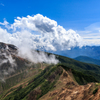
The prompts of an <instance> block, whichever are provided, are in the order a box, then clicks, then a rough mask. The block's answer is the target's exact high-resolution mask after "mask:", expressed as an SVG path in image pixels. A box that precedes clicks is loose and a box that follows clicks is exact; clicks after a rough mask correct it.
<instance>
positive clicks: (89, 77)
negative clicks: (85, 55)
mask: <svg viewBox="0 0 100 100" xmlns="http://www.w3.org/2000/svg"><path fill="white" fill-rule="evenodd" d="M8 45H9V44H5V43H1V47H2V48H1V49H0V51H1V53H0V54H1V61H2V60H3V61H5V60H7V61H5V62H3V63H2V65H0V68H1V70H2V75H4V77H1V78H4V80H5V81H1V82H0V100H65V99H66V100H98V99H99V95H100V92H99V91H100V84H99V82H100V66H98V65H94V64H87V63H83V62H79V61H76V60H74V59H71V58H68V57H64V56H60V55H55V57H56V59H58V60H59V63H58V64H48V63H46V62H41V63H37V64H35V63H31V62H29V61H28V60H26V59H24V58H22V57H19V56H18V55H17V53H18V48H17V47H16V46H14V45H12V46H10V47H11V48H10V47H9V46H8ZM14 47H15V49H14ZM10 49H11V50H13V51H11V50H10ZM37 52H41V51H37ZM46 54H47V55H51V53H47V52H46ZM9 57H11V58H12V59H13V60H14V62H16V67H15V66H14V65H13V63H12V62H11V59H9ZM30 63H31V64H30ZM4 64H5V65H6V67H5V66H4ZM12 65H13V66H12ZM8 68H14V72H12V73H8V74H7V75H6V74H4V72H6V73H7V72H9V70H8ZM4 70H5V71H4Z"/></svg>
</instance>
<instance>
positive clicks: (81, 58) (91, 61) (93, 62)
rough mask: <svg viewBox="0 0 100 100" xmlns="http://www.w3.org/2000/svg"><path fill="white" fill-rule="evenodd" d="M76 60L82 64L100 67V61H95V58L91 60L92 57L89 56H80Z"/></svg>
mask: <svg viewBox="0 0 100 100" xmlns="http://www.w3.org/2000/svg"><path fill="white" fill-rule="evenodd" d="M74 59H75V60H78V61H81V62H85V63H90V64H96V65H100V60H97V59H93V58H90V57H87V56H78V57H76V58H74Z"/></svg>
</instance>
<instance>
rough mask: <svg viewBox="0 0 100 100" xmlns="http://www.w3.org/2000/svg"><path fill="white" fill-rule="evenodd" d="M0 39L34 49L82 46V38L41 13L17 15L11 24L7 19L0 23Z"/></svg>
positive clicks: (59, 48)
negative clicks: (0, 26)
mask: <svg viewBox="0 0 100 100" xmlns="http://www.w3.org/2000/svg"><path fill="white" fill-rule="evenodd" d="M0 24H1V25H5V28H8V29H9V30H10V32H11V31H12V33H9V32H8V31H7V29H3V28H0V32H1V33H0V37H1V38H0V41H2V42H7V43H12V44H15V45H17V46H19V45H28V46H30V47H31V48H34V49H41V50H42V49H45V50H54V51H56V50H66V49H70V48H72V47H75V46H83V42H82V41H83V40H82V38H81V37H80V36H79V34H77V33H76V32H75V31H74V30H72V29H69V30H65V29H64V28H63V27H62V26H60V25H57V22H56V21H54V20H51V19H49V18H47V17H44V16H43V15H40V14H37V15H34V16H29V15H28V16H27V17H22V18H21V17H17V18H16V19H14V23H13V24H9V23H8V22H7V21H4V23H0ZM37 33H38V34H37Z"/></svg>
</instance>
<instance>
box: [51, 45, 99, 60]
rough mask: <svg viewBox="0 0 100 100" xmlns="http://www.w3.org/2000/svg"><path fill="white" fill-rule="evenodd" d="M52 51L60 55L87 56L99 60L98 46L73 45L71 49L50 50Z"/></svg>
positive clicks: (71, 56)
mask: <svg viewBox="0 0 100 100" xmlns="http://www.w3.org/2000/svg"><path fill="white" fill-rule="evenodd" d="M51 52H52V53H55V54H59V55H62V56H66V57H70V58H75V57H78V56H88V57H90V58H93V59H98V60H100V46H83V47H82V48H79V47H75V48H72V49H71V50H63V51H59V50H57V51H55V52H54V51H51Z"/></svg>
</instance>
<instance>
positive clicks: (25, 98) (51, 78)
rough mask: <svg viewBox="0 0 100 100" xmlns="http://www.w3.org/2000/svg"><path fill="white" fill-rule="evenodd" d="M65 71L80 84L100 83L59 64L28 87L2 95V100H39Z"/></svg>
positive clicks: (37, 77) (91, 77) (29, 82)
mask: <svg viewBox="0 0 100 100" xmlns="http://www.w3.org/2000/svg"><path fill="white" fill-rule="evenodd" d="M64 70H66V71H70V70H71V72H72V74H73V76H74V79H75V80H76V82H77V83H78V84H87V83H89V82H98V81H97V80H96V79H95V78H94V77H93V76H90V75H85V74H83V73H81V72H78V71H76V70H74V69H71V68H69V67H66V66H63V65H62V66H61V65H59V64H58V65H50V66H48V67H46V68H45V69H44V70H43V71H42V72H41V73H39V74H38V75H37V76H36V77H35V78H33V79H31V80H30V81H28V83H27V85H26V86H24V85H20V86H19V87H16V88H13V89H11V91H9V92H8V93H4V94H2V96H1V100H38V99H39V98H40V97H42V96H43V95H45V94H46V93H47V92H49V91H51V90H52V89H54V88H55V87H56V83H57V82H58V80H59V77H60V76H61V75H62V73H63V71H64ZM64 76H66V75H64ZM5 94H6V95H5ZM7 94H8V95H7Z"/></svg>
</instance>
